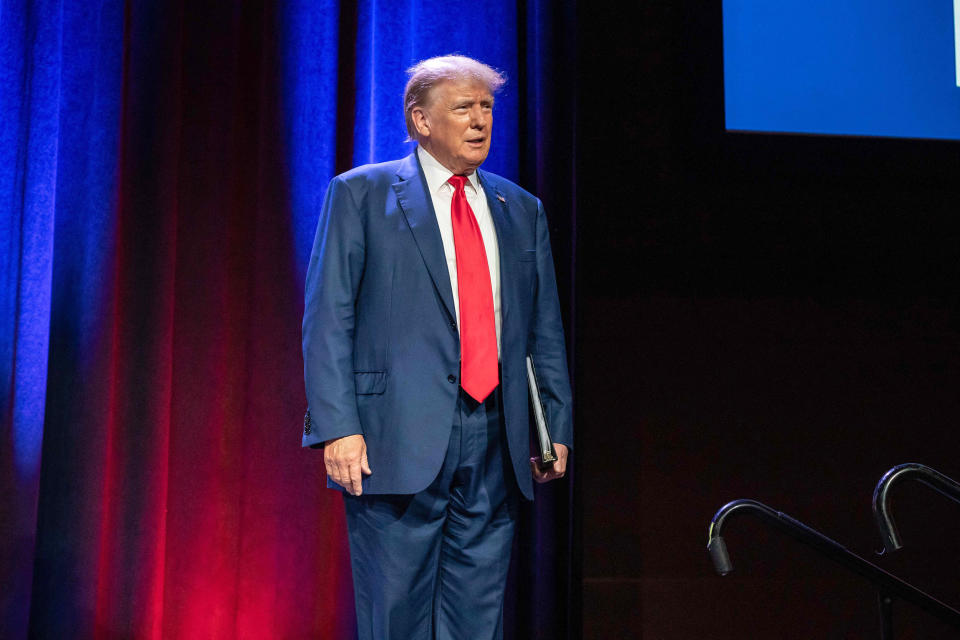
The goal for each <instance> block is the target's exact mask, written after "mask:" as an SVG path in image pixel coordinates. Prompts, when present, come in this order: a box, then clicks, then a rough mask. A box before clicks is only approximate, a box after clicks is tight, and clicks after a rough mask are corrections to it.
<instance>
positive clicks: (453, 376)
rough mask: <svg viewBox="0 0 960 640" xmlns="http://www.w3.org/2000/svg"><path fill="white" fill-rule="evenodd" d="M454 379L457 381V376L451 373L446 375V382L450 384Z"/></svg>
mask: <svg viewBox="0 0 960 640" xmlns="http://www.w3.org/2000/svg"><path fill="white" fill-rule="evenodd" d="M456 381H457V376H455V375H453V374H452V373H451V374H450V375H449V376H447V382H449V383H450V384H453V383H454V382H456Z"/></svg>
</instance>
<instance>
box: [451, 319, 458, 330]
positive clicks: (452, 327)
mask: <svg viewBox="0 0 960 640" xmlns="http://www.w3.org/2000/svg"><path fill="white" fill-rule="evenodd" d="M450 328H451V329H456V328H457V323H456V322H454V321H453V320H451V321H450Z"/></svg>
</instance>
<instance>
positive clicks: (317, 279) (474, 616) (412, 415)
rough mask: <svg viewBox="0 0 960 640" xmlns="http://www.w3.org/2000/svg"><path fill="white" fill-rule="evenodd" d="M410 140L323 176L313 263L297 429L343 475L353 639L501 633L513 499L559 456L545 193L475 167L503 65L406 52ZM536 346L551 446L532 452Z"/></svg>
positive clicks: (560, 361) (556, 469) (559, 361)
mask: <svg viewBox="0 0 960 640" xmlns="http://www.w3.org/2000/svg"><path fill="white" fill-rule="evenodd" d="M410 74H411V77H410V80H409V82H408V83H407V87H406V91H405V94H404V107H405V116H406V124H407V131H408V133H409V134H410V137H411V138H412V139H413V140H416V141H417V143H418V148H417V149H416V150H415V151H414V153H412V154H411V155H410V156H408V157H406V158H404V159H402V160H397V161H393V162H386V163H382V164H375V165H366V166H362V167H358V168H356V169H353V170H351V171H348V172H347V173H344V174H342V175H340V176H337V177H336V178H334V179H333V180H332V181H331V182H330V185H329V187H328V189H327V194H326V199H325V201H324V205H323V210H322V213H321V215H320V221H319V224H318V228H317V234H316V239H315V241H314V246H313V254H312V256H311V259H310V266H309V269H308V272H307V283H306V304H305V310H304V319H303V355H304V365H305V379H306V390H307V400H308V403H309V410H308V412H307V415H306V416H305V418H304V434H303V444H304V446H312V447H323V448H324V463H325V465H326V470H327V475H328V486H331V487H335V488H340V489H342V490H344V492H345V495H344V502H345V506H346V513H347V528H348V534H349V539H350V553H351V563H352V568H353V577H354V589H355V595H356V606H357V620H358V631H359V636H360V638H361V639H364V640H366V639H370V640H373V639H377V640H383V639H386V638H396V639H402V640H410V639H414V638H425V639H431V638H438V639H446V638H469V639H470V640H478V639H481V638H498V637H501V636H502V628H501V618H502V610H503V592H504V587H505V582H506V574H507V567H508V565H509V557H510V548H511V545H512V540H513V535H514V524H515V519H516V512H517V504H518V502H519V500H520V499H522V498H526V499H528V500H529V499H532V498H533V484H532V481H533V480H534V479H536V480H537V481H540V482H546V481H548V480H552V479H554V478H559V477H562V476H563V475H564V473H565V471H566V464H567V454H568V446H569V445H570V444H572V439H573V438H572V437H573V432H572V428H573V427H572V412H571V394H570V384H569V378H568V373H567V364H566V352H565V347H564V338H563V327H562V325H561V318H560V306H559V302H558V298H557V287H556V280H555V276H554V267H553V256H552V253H551V250H550V240H549V234H548V228H547V220H546V217H545V215H544V212H543V207H542V205H541V203H540V201H539V200H538V199H537V198H536V197H534V196H532V195H530V194H529V193H527V192H526V191H524V190H523V189H521V188H520V187H518V186H517V185H515V184H513V183H511V182H509V181H508V180H505V179H503V178H501V177H499V176H496V175H494V174H491V173H488V172H485V171H481V170H480V169H479V167H480V165H481V163H483V161H484V160H485V159H486V157H487V154H488V152H489V150H490V133H491V127H492V123H493V101H494V99H493V96H494V94H495V93H496V92H497V90H498V89H499V88H500V87H501V86H502V84H503V82H504V78H503V76H501V75H500V74H499V73H497V72H496V71H495V70H493V69H491V68H490V67H488V66H486V65H484V64H482V63H480V62H478V61H476V60H472V59H470V58H465V57H462V56H442V57H439V58H431V59H429V60H425V61H423V62H421V63H419V64H418V65H416V66H414V67H413V68H412V69H410ZM528 354H530V355H532V357H533V360H534V363H535V366H536V369H537V374H538V377H539V381H540V386H541V392H542V395H543V402H544V405H545V409H546V413H547V417H548V421H549V424H550V427H551V430H552V435H553V438H554V441H555V443H556V445H555V446H556V450H557V455H558V458H559V460H558V461H557V462H555V463H554V464H553V466H552V467H551V468H548V469H546V470H541V469H540V468H539V467H538V466H537V465H536V464H534V461H533V460H532V459H530V452H529V442H530V432H529V415H528V412H529V405H528V399H527V383H526V368H525V359H526V356H527V355H528Z"/></svg>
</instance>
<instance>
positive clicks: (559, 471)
mask: <svg viewBox="0 0 960 640" xmlns="http://www.w3.org/2000/svg"><path fill="white" fill-rule="evenodd" d="M553 450H554V451H555V452H556V454H557V460H556V461H555V462H554V463H553V464H552V465H551V466H549V467H547V468H546V469H544V470H542V471H541V469H540V467H538V466H537V462H538V461H539V458H530V470H531V471H533V479H534V480H536V481H537V482H541V483H542V482H550V481H551V480H556V479H557V478H562V477H563V476H564V474H566V473H567V445H565V444H560V443H559V442H554V443H553Z"/></svg>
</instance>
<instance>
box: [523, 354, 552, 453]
mask: <svg viewBox="0 0 960 640" xmlns="http://www.w3.org/2000/svg"><path fill="white" fill-rule="evenodd" d="M527 386H528V387H529V389H530V405H531V406H532V407H533V419H534V423H535V426H536V430H537V445H538V449H539V451H540V456H539V460H538V465H539V466H540V467H541V468H545V467H549V466H550V465H552V464H553V463H554V462H555V461H556V459H557V454H556V452H555V451H554V450H553V440H551V439H550V430H549V428H548V425H547V412H546V411H544V409H543V399H542V398H541V397H540V384H539V383H538V382H537V371H536V369H535V368H534V366H533V356H529V355H528V356H527Z"/></svg>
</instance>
